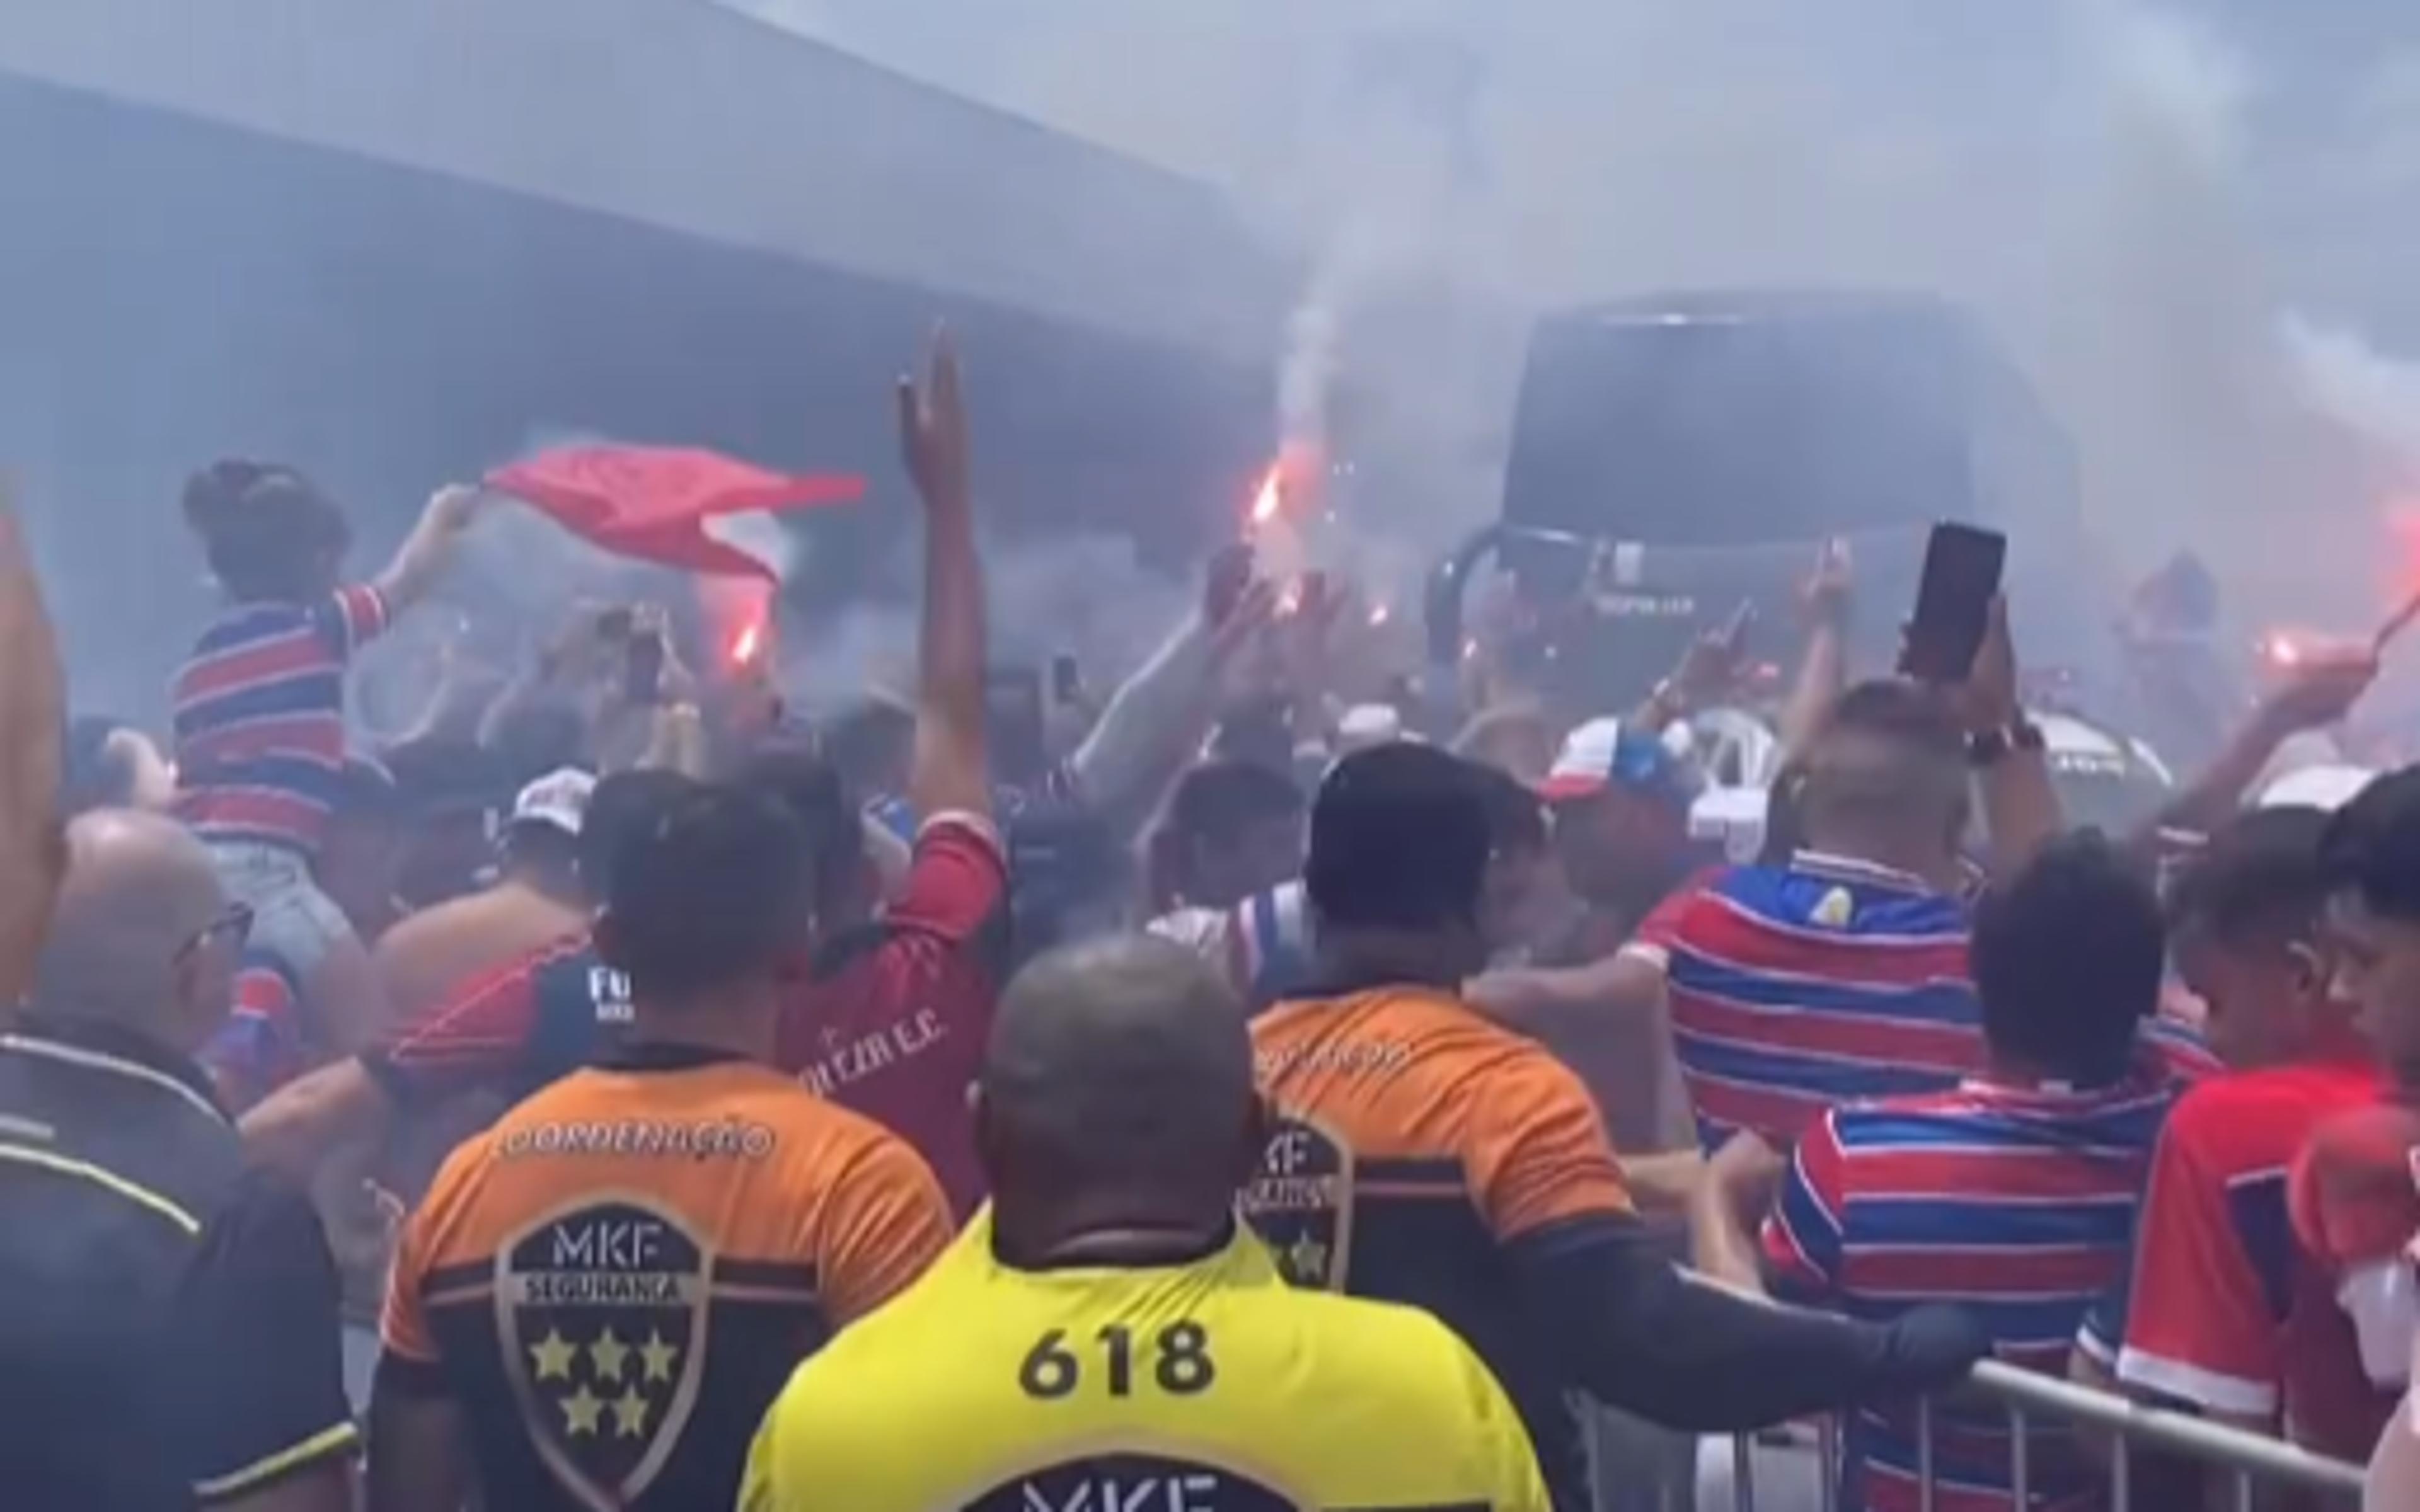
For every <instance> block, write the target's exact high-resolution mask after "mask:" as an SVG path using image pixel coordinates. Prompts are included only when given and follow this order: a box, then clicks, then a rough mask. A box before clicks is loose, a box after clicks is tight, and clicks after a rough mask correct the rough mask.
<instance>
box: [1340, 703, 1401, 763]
mask: <svg viewBox="0 0 2420 1512" xmlns="http://www.w3.org/2000/svg"><path fill="white" fill-rule="evenodd" d="M1403 738H1404V717H1403V716H1402V715H1401V714H1399V713H1397V712H1396V710H1395V708H1394V706H1393V705H1392V704H1388V703H1357V704H1355V705H1354V706H1353V707H1351V708H1349V709H1347V710H1345V711H1344V717H1342V719H1339V720H1337V721H1336V753H1337V754H1338V755H1340V756H1350V755H1352V754H1353V753H1354V752H1355V751H1361V750H1368V749H1369V748H1371V747H1373V746H1388V745H1392V744H1393V743H1394V742H1396V741H1398V740H1401V739H1403Z"/></svg>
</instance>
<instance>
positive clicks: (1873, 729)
mask: <svg viewBox="0 0 2420 1512" xmlns="http://www.w3.org/2000/svg"><path fill="white" fill-rule="evenodd" d="M1853 732H1854V733H1858V734H1867V735H1876V736H1879V737H1881V738H1883V739H1885V740H1888V741H1891V742H1893V743H1894V744H1897V745H1900V746H1902V747H1905V748H1908V749H1909V750H1912V751H1917V752H1921V753H1922V754H1925V755H1928V756H1932V757H1936V758H1938V759H1940V760H1943V761H1947V762H1956V763H1959V764H1963V763H1964V762H1965V759H1966V743H1965V739H1964V737H1963V736H1962V734H1961V733H1960V731H1959V729H1958V721H1957V720H1956V719H1955V718H1953V717H1951V716H1950V714H1949V711H1948V710H1947V709H1946V708H1945V707H1943V706H1942V702H1941V699H1940V696H1939V695H1938V694H1937V693H1935V692H1934V691H1933V690H1932V689H1931V688H1928V687H1924V686H1923V685H1922V684H1920V683H1915V682H1910V681H1909V680H1908V679H1906V678H1903V677H1876V678H1870V679H1869V680H1867V681H1865V682H1862V683H1858V684H1856V685H1855V686H1854V687H1849V688H1847V689H1845V690H1843V691H1842V692H1841V694H1840V696H1839V697H1838V698H1837V699H1835V700H1834V701H1833V702H1832V707H1831V708H1830V709H1829V710H1827V711H1826V712H1825V714H1824V717H1823V725H1822V728H1821V729H1819V730H1818V731H1817V736H1818V738H1821V737H1822V736H1823V735H1826V734H1833V733H1853Z"/></svg>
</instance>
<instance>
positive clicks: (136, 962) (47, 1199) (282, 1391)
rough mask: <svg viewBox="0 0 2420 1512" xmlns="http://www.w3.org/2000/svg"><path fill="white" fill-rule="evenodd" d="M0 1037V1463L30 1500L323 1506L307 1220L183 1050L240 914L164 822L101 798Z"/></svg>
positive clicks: (332, 1376) (238, 932)
mask: <svg viewBox="0 0 2420 1512" xmlns="http://www.w3.org/2000/svg"><path fill="white" fill-rule="evenodd" d="M67 853H68V859H67V867H66V871H65V874H64V876H63V878H62V880H61V883H60V886H59V890H58V896H57V903H56V907H55V911H54V914H53V916H52V920H51V926H50V933H49V935H48V937H47V939H46V941H45V942H44V945H43V948H42V950H41V953H40V955H39V959H38V960H37V962H36V964H35V969H34V989H33V994H32V1000H31V1002H30V1004H29V1005H28V1006H26V1008H25V1009H24V1010H23V1011H22V1012H21V1013H20V1014H19V1015H18V1017H17V1021H16V1026H15V1028H14V1029H13V1031H12V1032H9V1033H8V1034H6V1035H0V1398H5V1399H6V1400H7V1401H8V1403H9V1411H8V1412H7V1413H5V1414H0V1465H6V1466H7V1467H8V1486H7V1491H6V1498H7V1500H8V1502H9V1504H12V1505H15V1504H23V1505H26V1506H43V1507H49V1506H58V1507H69V1506H73V1507H105V1508H110V1509H112V1512H116V1509H118V1508H127V1509H140V1508H148V1507H154V1506H157V1507H188V1506H192V1505H194V1504H195V1503H196V1502H197V1501H198V1502H199V1503H200V1504H205V1505H210V1506H221V1507H226V1506H233V1507H242V1508H246V1509H249V1512H337V1509H339V1508H344V1507H347V1506H349V1495H350V1482H351V1467H350V1458H351V1451H352V1447H353V1442H354V1438H353V1429H352V1426H351V1423H350V1420H349V1415H348V1412H347V1409H346V1404H345V1397H344V1393H343V1389H342V1382H341V1379H340V1376H339V1371H338V1363H337V1346H336V1276H335V1269H334V1263H333V1261H332V1260H331V1259H330V1257H329V1255H328V1247H327V1242H326V1240H325V1239H324V1238H323V1237H322V1235H321V1233H320V1230H319V1225H318V1218H317V1216H316V1215H315V1214H314V1213H313V1211H312V1210H311V1208H310V1205H309V1204H308V1202H307V1201H305V1200H304V1199H303V1198H302V1196H301V1195H300V1194H299V1193H296V1192H294V1191H292V1190H291V1189H288V1188H286V1187H283V1186H280V1185H278V1184H276V1183H274V1182H272V1181H271V1180H267V1179H265V1178H263V1177H260V1176H258V1175H256V1174H255V1173H252V1172H250V1171H248V1170H247V1169H246V1168H245V1166H244V1163H243V1156H242V1150H241V1147H240V1144H239V1142H238V1140H237V1138H236V1134H235V1131H234V1129H233V1128H232V1127H231V1126H230V1125H229V1124H228V1122H227V1120H226V1118H225V1115H224V1114H223V1113H222V1112H221V1110H220V1108H219V1105H218V1103H217V1102H216V1100H215V1099H214V1098H213V1096H212V1093H211V1088H210V1084H209V1080H208V1078H207V1077H205V1076H204V1075H203V1073H202V1072H201V1070H200V1068H199V1067H198V1066H197V1065H196V1064H195V1063H194V1058H193V1057H194V1051H195V1050H196V1049H198V1048H199V1047H200V1046H201V1044H202V1043H203V1041H205V1040H207V1039H208V1038H209V1035H210V1033H211V1031H212V1030H214V1029H215V1028H216V1027H217V1026H219V1025H220V1024H221V1023H222V1022H224V1021H225V1018H226V1015H227V1011H228V1008H229V997H230V984H231V981H232V977H233V971H234V963H235V958H236V955H237V953H238V952H239V951H240V949H241V948H242V945H243V941H244V937H245V934H246V933H247V932H248V931H249V929H250V927H251V917H250V915H249V913H248V912H247V911H245V910H244V909H242V908H241V907H240V906H238V905H233V904H230V903H228V901H227V899H226V897H225V894H224V893H223V892H222V891H221V890H220V887H219V883H218V878H217V875H216V873H215V872H214V870H213V868H212V867H211V864H210V859H209V853H208V852H206V851H205V850H204V849H203V848H202V846H201V844H200V842H199V841H195V840H194V838H193V837H192V836H191V835H190V834H188V833H187V832H186V831H185V830H184V829H182V828H181V827H179V826H178V825H177V824H175V823H174V822H173V821H170V820H168V819H165V818H162V817H160V816H158V815H154V814H148V813H139V812H135V811H132V810H94V811H92V812H89V813H86V814H84V815H82V816H80V817H78V818H77V819H76V820H74V821H73V822H72V823H71V824H70V825H69V826H68V830H67Z"/></svg>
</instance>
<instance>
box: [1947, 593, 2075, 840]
mask: <svg viewBox="0 0 2420 1512" xmlns="http://www.w3.org/2000/svg"><path fill="white" fill-rule="evenodd" d="M1953 692H1954V694H1955V697H1956V699H1957V703H1958V708H1959V711H1960V714H1961V717H1962V718H1963V719H1964V721H1965V724H1966V733H1968V734H1969V735H1970V736H1973V737H1975V738H1977V739H1979V740H1982V741H1986V742H1992V743H1993V744H1994V748H1993V750H1992V751H1991V753H1990V754H1989V755H1988V756H1986V757H1985V758H1983V765H1982V772H1981V774H1980V780H1979V781H1978V787H1979V788H1980V789H1981V791H1982V796H1983V829H1984V833H1985V834H1986V835H1987V836H1988V837H1989V838H1990V840H1991V843H1992V854H1991V867H1992V871H1993V874H1994V875H2000V876H2005V875H2007V874H2009V873H2010V872H2014V871H2015V870H2016V869H2017V868H2018V867H2020V866H2023V865H2024V862H2025V860H2026V858H2027V857H2029V856H2032V855H2033V854H2034V852H2035V851H2036V850H2038V849H2040V846H2041V844H2042V842H2043V841H2047V840H2049V839H2051V838H2052V837H2053V836H2055V835H2056V834H2057V833H2058V832H2059V830H2060V829H2061V828H2063V827H2064V826H2065V825H2066V823H2067V819H2066V814H2065V812H2064V810H2063V809H2062V807H2061V805H2060V803H2059V799H2058V789H2057V788H2056V787H2055V785H2053V783H2052V781H2051V776H2050V754H2049V752H2048V751H2046V750H2044V749H2043V748H2042V743H2041V741H2040V739H2039V738H2034V739H2025V738H2022V737H2021V736H2020V734H2019V731H2020V727H2022V726H2023V725H2024V708H2023V706H2021V705H2020V704H2019V703H2018V702H2017V653H2016V644H2015V641H2014V640H2012V639H2011V638H2010V636H2009V604H2008V600H2007V599H2005V598H1994V599H1993V600H1992V617H1991V620H1990V621H1989V623H1988V625H1987V626H1986V628H1985V630H1984V634H1983V645H1982V649H1981V650H1979V651H1978V652H1977V653H1976V654H1975V666H1974V669H1973V671H1970V672H1968V673H1967V677H1966V681H1965V683H1964V684H1963V685H1962V687H1958V688H1956V689H1954V690H1953Z"/></svg>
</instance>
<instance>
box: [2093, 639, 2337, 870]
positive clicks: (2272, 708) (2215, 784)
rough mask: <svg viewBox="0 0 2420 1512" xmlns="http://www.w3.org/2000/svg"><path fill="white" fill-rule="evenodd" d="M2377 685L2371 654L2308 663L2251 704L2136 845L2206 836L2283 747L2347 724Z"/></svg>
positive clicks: (2146, 827)
mask: <svg viewBox="0 0 2420 1512" xmlns="http://www.w3.org/2000/svg"><path fill="white" fill-rule="evenodd" d="M2377 680H2378V658H2377V657H2376V656H2373V655H2371V654H2369V653H2368V652H2366V651H2357V652H2350V653H2347V654H2343V655H2336V656H2313V657H2312V658H2311V659H2310V660H2308V661H2305V662H2304V664H2303V665H2302V666H2300V667H2298V668H2296V669H2295V670H2294V671H2293V672H2292V673H2291V674H2290V675H2288V677H2287V678H2286V679H2285V680H2284V681H2283V682H2281V683H2279V684H2278V685H2277V686H2276V687H2274V688H2273V689H2271V690H2270V691H2269V693H2268V694H2267V695H2266V696H2264V697H2263V698H2262V699H2261V700H2260V702H2258V703H2257V704H2255V705H2254V706H2253V709H2252V713H2251V715H2250V716H2249V717H2246V718H2245V719H2244V720H2243V721H2242V723H2241V724H2240V725H2239V726H2238V727H2237V728H2236V731H2235V733H2233V734H2232V735H2230V736H2229V737H2228V738H2227V741H2226V745H2225V746H2223V747H2221V748H2220V749H2219V753H2218V755H2217V756H2216V757H2215V758H2213V759H2212V760H2211V764H2209V765H2208V766H2207V767H2205V768H2203V770H2202V771H2201V773H2200V775H2198V776H2197V777H2195V779H2193V781H2192V782H2191V783H2189V784H2187V785H2186V787H2185V788H2184V790H2183V791H2182V792H2180V793H2179V794H2178V795H2176V797H2175V798H2174V799H2173V800H2171V801H2170V802H2169V803H2168V805H2167V806H2166V807H2165V808H2164V809H2162V810H2160V811H2159V813H2157V814H2156V815H2154V816H2153V817H2152V818H2151V819H2150V820H2149V822H2148V823H2147V824H2145V825H2143V827H2142V828H2140V829H2138V830H2137V831H2135V833H2134V834H2133V835H2132V836H2130V837H2129V841H2130V842H2131V843H2132V844H2133V845H2135V846H2137V847H2140V848H2144V849H2150V848H2153V847H2155V846H2156V845H2157V843H2158V841H2159V835H2160V832H2161V831H2162V830H2180V829H2181V830H2192V831H2195V832H2196V833H2200V834H2208V833H2209V832H2210V831H2211V830H2213V829H2215V828H2217V827H2218V826H2219V825H2222V824H2224V823H2226V817H2227V815H2229V814H2231V813H2233V812H2234V811H2235V810H2236V809H2237V808H2239V807H2241V806H2242V802H2243V795H2244V794H2245V793H2246V792H2248V791H2249V790H2250V789H2251V787H2252V784H2253V783H2255V782H2257V781H2258V780H2259V779H2260V774H2261V773H2262V772H2263V771H2266V770H2267V769H2268V766H2269V763H2270V762H2271V761H2272V760H2273V759H2274V758H2275V756H2276V754H2277V750H2278V748H2279V747H2281V746H2283V745H2285V744H2286V742H2287V741H2288V740H2290V739H2292V738H2293V737H2294V736H2296V735H2299V734H2302V733H2305V732H2307V731H2312V730H2324V729H2326V728H2327V727H2328V726H2330V725H2333V724H2335V723H2338V722H2339V721H2341V720H2342V719H2343V718H2344V717H2345V716H2347V715H2348V714H2350V713H2351V712H2352V706H2353V704H2355V703H2356V702H2360V700H2361V696H2362V695H2363V694H2364V693H2366V692H2368V691H2369V687H2370V685H2371V684H2372V683H2374V682H2376V681H2377Z"/></svg>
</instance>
